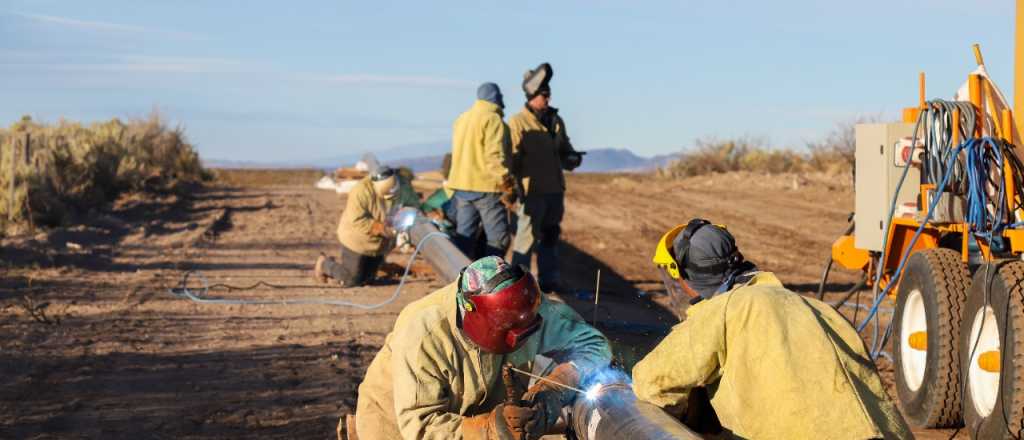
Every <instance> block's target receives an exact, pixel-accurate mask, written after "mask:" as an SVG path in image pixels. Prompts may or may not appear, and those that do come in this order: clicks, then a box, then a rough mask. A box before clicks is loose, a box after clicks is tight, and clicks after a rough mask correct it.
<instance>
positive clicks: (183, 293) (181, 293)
mask: <svg viewBox="0 0 1024 440" xmlns="http://www.w3.org/2000/svg"><path fill="white" fill-rule="evenodd" d="M435 237H445V238H448V235H446V234H444V233H443V232H431V233H430V234H427V236H425V237H423V239H422V240H420V243H419V244H418V245H417V246H416V250H415V251H413V253H412V255H411V256H410V257H409V262H408V263H406V264H405V272H404V273H402V279H401V281H399V282H398V287H396V288H395V293H392V294H391V297H389V298H388V299H386V300H384V301H383V302H380V303H377V304H360V303H355V302H350V301H345V300H331V299H320V298H297V299H283V300H253V299H227V298H204V297H205V296H206V294H207V292H209V290H210V283H209V282H208V281H207V280H206V277H204V276H203V274H201V273H199V272H197V271H188V272H185V276H184V277H183V278H182V280H181V287H179V288H177V289H174V288H172V289H168V292H170V294H171V295H174V296H176V297H178V298H185V299H188V300H191V301H193V302H196V303H199V304H221V305H310V304H313V305H327V306H339V307H355V308H357V309H362V310H374V309H378V308H381V307H384V306H386V305H388V304H391V303H392V302H394V301H395V300H396V299H398V295H399V294H400V293H401V292H402V287H403V286H405V279H406V278H407V277H408V276H409V270H410V269H412V263H413V261H416V255H418V254H419V253H420V249H421V248H422V247H423V244H424V243H426V242H427V241H429V240H430V239H431V238H435ZM193 274H194V275H195V276H197V277H198V278H199V279H200V280H201V281H202V283H203V290H202V293H199V294H198V295H197V294H195V293H193V292H192V291H191V290H190V289H189V288H188V287H187V285H188V279H189V278H190V277H191V276H192V275H193Z"/></svg>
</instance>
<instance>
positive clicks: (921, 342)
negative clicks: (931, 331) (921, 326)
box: [907, 332, 928, 351]
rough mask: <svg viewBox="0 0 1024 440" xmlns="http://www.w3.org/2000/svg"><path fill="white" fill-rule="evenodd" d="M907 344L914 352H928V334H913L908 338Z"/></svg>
mask: <svg viewBox="0 0 1024 440" xmlns="http://www.w3.org/2000/svg"><path fill="white" fill-rule="evenodd" d="M907 344H909V345H910V348H913V349H914V350H921V351H926V350H928V332H913V333H911V334H910V337H909V338H907Z"/></svg>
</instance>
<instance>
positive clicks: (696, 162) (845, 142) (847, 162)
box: [658, 118, 877, 177]
mask: <svg viewBox="0 0 1024 440" xmlns="http://www.w3.org/2000/svg"><path fill="white" fill-rule="evenodd" d="M875 120H877V119H875V118H861V119H858V120H857V121H856V122H849V123H841V124H837V125H836V127H835V128H834V129H833V130H832V131H831V132H830V133H829V134H828V135H827V136H825V137H824V138H823V139H822V140H820V141H816V142H810V143H808V144H807V146H806V148H805V149H803V150H796V149H793V148H771V147H769V146H768V144H767V142H765V141H764V140H761V139H757V138H749V137H741V138H736V139H726V140H719V139H713V138H710V139H700V140H697V142H696V144H695V146H694V147H693V148H691V149H689V150H687V151H685V152H683V153H682V154H681V155H680V156H679V157H678V158H677V159H675V160H673V161H672V162H671V163H669V164H668V165H667V166H665V167H663V168H661V169H659V170H658V174H659V175H661V176H664V177H690V176H699V175H702V174H709V173H725V172H730V171H751V172H759V173H768V174H778V173H807V172H824V173H828V174H843V173H850V172H852V170H853V166H854V151H855V149H856V145H855V139H854V137H855V136H854V127H855V126H856V124H857V123H860V122H868V121H875Z"/></svg>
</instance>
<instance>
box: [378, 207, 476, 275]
mask: <svg viewBox="0 0 1024 440" xmlns="http://www.w3.org/2000/svg"><path fill="white" fill-rule="evenodd" d="M391 226H392V227H393V228H394V229H395V230H396V231H399V232H405V233H408V234H409V242H410V243H411V244H412V245H413V246H414V247H416V248H417V249H419V250H420V255H422V256H423V258H424V259H425V260H427V263H429V264H430V267H432V268H433V269H434V272H436V273H437V274H438V275H439V276H440V277H441V279H442V280H444V282H445V283H451V282H454V281H455V280H457V279H458V278H459V273H461V272H462V269H463V268H465V267H466V266H469V263H470V261H469V258H467V257H466V255H465V254H463V253H462V251H460V250H459V248H457V247H455V244H454V243H452V241H451V240H450V239H434V240H429V241H425V240H427V238H429V237H431V236H432V234H433V235H436V234H441V233H442V232H441V231H440V230H439V229H438V228H437V226H436V225H435V224H434V222H433V221H431V220H430V219H429V218H428V217H426V216H424V215H423V214H421V213H420V212H419V211H418V210H416V209H414V208H405V209H401V210H399V211H398V212H396V213H395V214H394V215H393V216H391Z"/></svg>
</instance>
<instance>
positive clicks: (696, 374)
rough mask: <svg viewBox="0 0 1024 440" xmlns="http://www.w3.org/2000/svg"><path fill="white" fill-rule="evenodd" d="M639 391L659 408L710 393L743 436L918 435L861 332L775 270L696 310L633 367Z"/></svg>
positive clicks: (726, 424) (723, 420)
mask: <svg viewBox="0 0 1024 440" xmlns="http://www.w3.org/2000/svg"><path fill="white" fill-rule="evenodd" d="M633 385H634V389H635V390H636V394H637V396H639V397H640V398H641V399H644V400H647V401H649V402H651V403H654V404H657V405H659V406H662V407H667V406H678V405H685V404H686V401H687V400H686V399H687V396H688V393H689V391H690V390H691V389H693V388H695V387H700V386H703V387H706V388H707V390H708V393H709V395H710V397H711V404H712V406H713V407H714V409H715V412H716V413H717V414H718V418H719V420H720V421H721V423H722V426H723V427H725V428H726V429H728V430H729V431H731V433H732V434H733V435H734V436H735V437H739V438H751V439H826V438H827V439H868V438H886V439H910V438H913V435H912V434H911V432H910V428H909V427H908V426H907V424H906V422H905V421H904V420H903V417H902V416H901V415H900V413H899V412H898V411H897V410H896V407H895V405H893V404H892V402H891V401H890V400H889V398H888V396H887V395H886V393H885V389H884V388H883V387H882V380H881V378H879V376H878V372H877V370H876V369H875V364H874V363H873V362H872V361H871V359H870V358H869V357H868V355H867V350H866V349H865V347H864V342H863V341H862V340H861V339H860V335H858V334H857V331H856V330H854V328H853V327H852V326H851V325H850V324H849V323H848V322H846V320H845V319H844V318H843V317H842V315H840V314H839V313H838V312H836V311H835V310H833V309H832V307H830V306H829V305H827V304H825V303H823V302H820V301H817V300H814V299H811V298H806V297H803V296H800V295H797V294H795V293H793V292H791V291H789V290H787V289H786V288H785V287H783V286H782V283H781V282H779V280H778V278H776V277H775V275H773V274H771V273H768V272H761V273H759V274H757V275H755V276H754V277H753V278H752V279H751V280H750V281H748V282H747V283H745V284H743V285H740V286H737V287H735V288H734V289H732V290H731V291H729V292H727V293H724V294H721V295H718V296H716V297H714V298H711V299H708V300H705V301H701V302H700V303H697V304H696V305H694V306H692V307H690V308H689V309H688V310H687V319H686V320H685V321H684V322H683V323H682V324H679V325H677V326H676V327H674V328H673V329H672V332H671V333H670V334H669V335H668V336H667V337H666V338H665V339H664V340H662V341H661V343H660V344H658V346H657V347H655V349H654V350H653V351H652V352H651V353H650V354H648V355H647V356H646V357H645V358H644V359H643V360H641V361H640V362H639V363H637V364H636V366H635V367H634V368H633Z"/></svg>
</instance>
